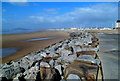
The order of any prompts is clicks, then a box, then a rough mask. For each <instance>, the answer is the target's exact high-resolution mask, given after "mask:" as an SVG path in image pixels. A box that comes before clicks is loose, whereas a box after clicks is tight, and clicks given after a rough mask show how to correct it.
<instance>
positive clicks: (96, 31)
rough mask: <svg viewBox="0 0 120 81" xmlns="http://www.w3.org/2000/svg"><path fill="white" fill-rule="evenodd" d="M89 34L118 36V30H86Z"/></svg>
mask: <svg viewBox="0 0 120 81" xmlns="http://www.w3.org/2000/svg"><path fill="white" fill-rule="evenodd" d="M86 31H87V32H91V33H107V34H118V33H120V30H86Z"/></svg>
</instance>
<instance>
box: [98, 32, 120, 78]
mask: <svg viewBox="0 0 120 81" xmlns="http://www.w3.org/2000/svg"><path fill="white" fill-rule="evenodd" d="M97 36H98V37H99V39H100V51H99V52H98V55H99V57H100V59H101V61H102V65H103V74H104V79H118V78H119V77H118V74H120V72H118V71H120V69H119V68H118V66H120V65H118V60H119V59H118V54H120V50H119V51H118V35H116V34H109V35H108V34H98V35H97ZM119 44H120V43H119ZM118 69H119V70H118Z"/></svg>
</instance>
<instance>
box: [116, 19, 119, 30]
mask: <svg viewBox="0 0 120 81" xmlns="http://www.w3.org/2000/svg"><path fill="white" fill-rule="evenodd" d="M118 28H119V29H120V20H117V21H116V29H118Z"/></svg>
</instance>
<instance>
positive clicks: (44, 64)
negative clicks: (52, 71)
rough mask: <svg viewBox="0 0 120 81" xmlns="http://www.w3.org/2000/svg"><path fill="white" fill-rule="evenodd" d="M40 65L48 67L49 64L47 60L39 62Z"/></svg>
mask: <svg viewBox="0 0 120 81" xmlns="http://www.w3.org/2000/svg"><path fill="white" fill-rule="evenodd" d="M40 67H50V65H49V64H48V63H47V62H41V63H40Z"/></svg>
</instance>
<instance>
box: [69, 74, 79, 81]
mask: <svg viewBox="0 0 120 81" xmlns="http://www.w3.org/2000/svg"><path fill="white" fill-rule="evenodd" d="M67 79H68V81H69V80H70V79H72V80H75V81H81V80H80V77H79V76H78V75H75V74H70V75H68V77H67Z"/></svg>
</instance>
